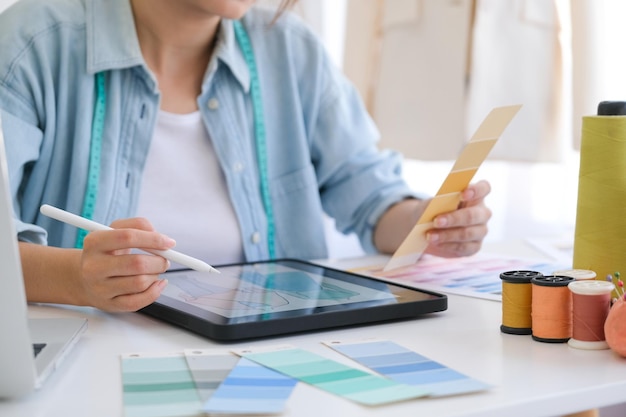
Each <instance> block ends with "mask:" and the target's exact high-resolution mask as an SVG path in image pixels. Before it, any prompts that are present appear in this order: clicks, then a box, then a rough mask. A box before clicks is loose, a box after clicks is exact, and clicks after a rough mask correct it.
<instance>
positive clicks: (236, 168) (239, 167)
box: [233, 162, 243, 172]
mask: <svg viewBox="0 0 626 417" xmlns="http://www.w3.org/2000/svg"><path fill="white" fill-rule="evenodd" d="M233 170H234V171H235V172H241V171H243V164H242V163H241V162H235V165H233Z"/></svg>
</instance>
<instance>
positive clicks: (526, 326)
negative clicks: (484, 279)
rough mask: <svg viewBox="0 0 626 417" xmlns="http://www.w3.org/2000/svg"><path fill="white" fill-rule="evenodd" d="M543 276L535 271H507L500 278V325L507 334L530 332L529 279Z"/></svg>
mask: <svg viewBox="0 0 626 417" xmlns="http://www.w3.org/2000/svg"><path fill="white" fill-rule="evenodd" d="M540 276H543V274H542V273H541V272H537V271H507V272H503V273H501V274H500V279H501V280H502V325H501V326H500V331H501V332H502V333H508V334H532V317H531V308H532V301H531V299H532V288H531V283H530V281H531V280H532V279H533V278H535V277H540Z"/></svg>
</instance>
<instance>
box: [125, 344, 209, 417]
mask: <svg viewBox="0 0 626 417" xmlns="http://www.w3.org/2000/svg"><path fill="white" fill-rule="evenodd" d="M121 368H122V386H123V394H122V395H123V401H124V413H125V416H126V417H188V416H202V415H204V414H203V413H202V402H201V400H200V397H199V396H198V392H197V391H196V386H195V384H194V381H193V376H192V374H191V371H190V370H189V368H188V366H187V361H186V359H185V354H184V353H182V352H180V353H172V354H168V355H163V354H160V355H159V356H156V355H149V354H128V355H122V357H121Z"/></svg>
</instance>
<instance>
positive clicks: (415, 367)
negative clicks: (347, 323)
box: [325, 340, 490, 397]
mask: <svg viewBox="0 0 626 417" xmlns="http://www.w3.org/2000/svg"><path fill="white" fill-rule="evenodd" d="M325 345H326V346H328V347H330V348H332V349H334V350H336V351H337V352H340V353H342V354H343V355H345V356H347V357H348V358H350V359H352V360H355V361H357V362H358V363H360V364H362V365H364V366H366V367H368V368H369V369H372V370H373V371H375V372H377V373H379V374H381V375H383V376H386V377H388V378H391V379H393V380H394V381H397V382H401V383H404V384H409V385H415V386H418V387H420V388H422V389H424V390H425V391H428V392H429V393H430V396H431V397H439V396H445V395H455V394H465V393H470V392H476V391H483V390H486V389H488V388H490V385H488V384H485V383H484V382H481V381H478V380H476V379H473V378H470V377H468V376H466V375H463V374H462V373H460V372H457V371H455V370H454V369H451V368H448V367H446V366H445V365H442V364H440V363H438V362H435V361H433V360H430V359H428V358H427V357H425V356H422V355H420V354H418V353H416V352H413V351H411V350H409V349H407V348H405V347H403V346H400V345H398V344H397V343H395V342H392V341H388V340H374V341H372V340H368V341H358V342H326V343H325Z"/></svg>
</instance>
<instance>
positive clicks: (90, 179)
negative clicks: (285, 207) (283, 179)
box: [75, 21, 275, 259]
mask: <svg viewBox="0 0 626 417" xmlns="http://www.w3.org/2000/svg"><path fill="white" fill-rule="evenodd" d="M233 26H234V29H235V37H236V38H237V43H238V44H239V47H240V48H241V50H242V52H243V55H244V59H245V61H246V65H247V66H248V70H249V71H250V95H251V99H252V110H253V116H254V136H255V141H256V150H257V160H258V164H259V177H260V181H261V196H262V199H263V207H264V208H265V216H266V218H267V247H268V253H269V258H270V259H273V258H274V257H275V227H274V212H273V209H272V201H271V197H270V188H269V179H268V173H267V172H268V171H267V147H266V132H265V119H264V117H263V101H262V100H261V87H260V82H259V74H258V71H257V67H256V61H255V59H254V53H253V51H252V44H251V42H250V38H249V37H248V33H247V32H246V30H245V28H244V27H243V25H242V24H241V22H239V21H234V22H233ZM105 112H106V90H105V79H104V73H103V72H99V73H97V74H96V103H95V106H94V115H93V123H92V128H91V148H90V151H89V170H88V175H87V187H86V192H85V200H84V202H83V210H82V216H83V217H86V218H88V219H92V218H93V214H94V210H95V207H96V197H97V195H98V184H99V180H100V155H101V153H102V135H103V132H104V117H105ZM86 235H87V231H86V230H83V229H79V230H78V235H77V236H76V245H75V246H76V247H77V248H82V247H83V240H84V239H85V236H86Z"/></svg>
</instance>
